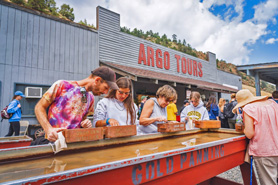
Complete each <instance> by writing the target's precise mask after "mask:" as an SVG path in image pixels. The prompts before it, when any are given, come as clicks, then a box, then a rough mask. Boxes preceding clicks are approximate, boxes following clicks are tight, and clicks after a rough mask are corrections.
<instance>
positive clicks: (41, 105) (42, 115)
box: [35, 97, 63, 142]
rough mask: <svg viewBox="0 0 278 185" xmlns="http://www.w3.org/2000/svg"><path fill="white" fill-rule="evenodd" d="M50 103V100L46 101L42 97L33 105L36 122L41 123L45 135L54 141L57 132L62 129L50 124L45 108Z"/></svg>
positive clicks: (56, 137)
mask: <svg viewBox="0 0 278 185" xmlns="http://www.w3.org/2000/svg"><path fill="white" fill-rule="evenodd" d="M50 104H51V103H50V102H48V101H47V100H46V99H45V98H44V97H42V98H41V99H40V101H39V102H38V103H37V105H36V107H35V114H36V117H37V120H38V122H39V123H40V124H41V126H42V128H43V129H44V131H45V133H46V135H47V139H48V140H49V141H51V142H54V141H56V140H57V139H58V135H57V133H58V132H59V131H61V130H63V129H61V128H53V127H52V126H51V125H50V123H49V121H48V119H47V114H46V109H47V108H48V107H49V106H50Z"/></svg>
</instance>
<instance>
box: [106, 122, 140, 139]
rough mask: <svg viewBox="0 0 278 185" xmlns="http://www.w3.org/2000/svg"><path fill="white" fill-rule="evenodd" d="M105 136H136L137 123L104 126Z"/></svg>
mask: <svg viewBox="0 0 278 185" xmlns="http://www.w3.org/2000/svg"><path fill="white" fill-rule="evenodd" d="M104 134H105V138H117V137H127V136H134V135H136V134H137V131H136V125H123V126H112V127H104Z"/></svg>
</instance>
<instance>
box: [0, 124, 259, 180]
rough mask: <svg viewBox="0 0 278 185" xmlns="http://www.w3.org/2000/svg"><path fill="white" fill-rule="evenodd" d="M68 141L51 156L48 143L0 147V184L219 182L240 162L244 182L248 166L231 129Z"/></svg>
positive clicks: (242, 139) (238, 137)
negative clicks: (10, 147) (219, 175)
mask: <svg viewBox="0 0 278 185" xmlns="http://www.w3.org/2000/svg"><path fill="white" fill-rule="evenodd" d="M67 145H68V148H67V149H65V150H64V151H62V152H60V153H58V154H56V155H54V154H53V152H52V149H51V146H50V145H41V146H31V147H21V148H12V149H4V150H0V183H8V184H44V183H54V184H92V183H93V184H103V185H104V184H119V185H122V184H142V183H146V184H184V183H185V182H186V184H189V185H190V184H198V183H200V184H203V185H205V184H213V182H217V183H219V182H221V183H222V184H223V183H225V182H227V180H224V179H221V178H217V177H215V176H216V175H218V174H220V173H222V172H224V171H227V170H229V169H231V168H233V167H236V166H239V165H240V166H241V169H242V172H243V176H244V181H245V182H246V183H247V181H248V175H247V174H248V170H249V169H250V168H248V165H247V164H245V163H244V156H245V150H246V138H245V136H244V135H243V134H242V133H239V132H236V131H235V130H231V129H217V130H215V129H213V130H210V129H208V130H201V129H194V130H189V131H179V132H171V133H157V134H151V135H141V136H129V137H119V138H108V139H101V140H97V141H84V142H73V143H68V144H67ZM245 177H246V178H245ZM253 182H254V181H253ZM229 183H230V184H231V182H229ZM235 184H236V183H235Z"/></svg>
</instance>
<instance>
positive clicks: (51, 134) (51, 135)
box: [46, 128, 64, 142]
mask: <svg viewBox="0 0 278 185" xmlns="http://www.w3.org/2000/svg"><path fill="white" fill-rule="evenodd" d="M62 130H64V129H63V128H51V129H50V130H48V132H46V135H47V139H48V140H49V141H50V142H55V141H56V140H57V139H58V132H61V131H62Z"/></svg>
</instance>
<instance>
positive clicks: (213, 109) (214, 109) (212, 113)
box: [208, 104, 219, 120]
mask: <svg viewBox="0 0 278 185" xmlns="http://www.w3.org/2000/svg"><path fill="white" fill-rule="evenodd" d="M208 114H209V119H210V120H216V117H218V116H219V108H218V106H217V105H216V104H211V105H210V110H209V111H208Z"/></svg>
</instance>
